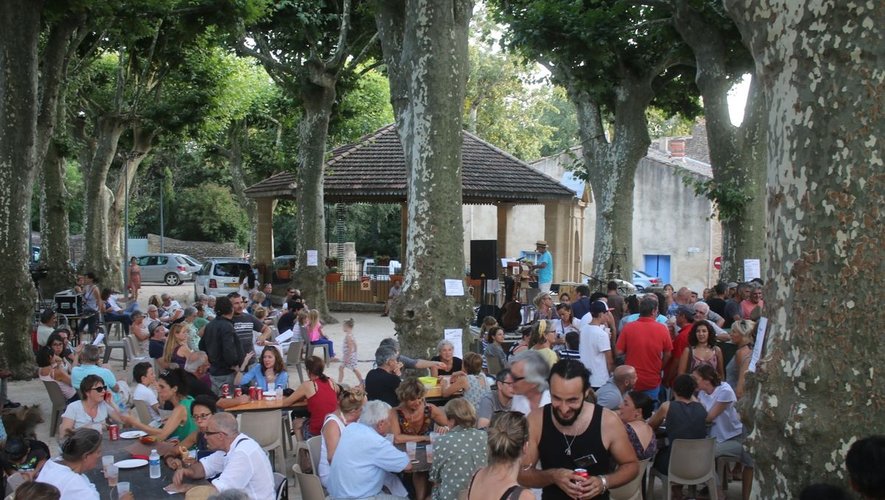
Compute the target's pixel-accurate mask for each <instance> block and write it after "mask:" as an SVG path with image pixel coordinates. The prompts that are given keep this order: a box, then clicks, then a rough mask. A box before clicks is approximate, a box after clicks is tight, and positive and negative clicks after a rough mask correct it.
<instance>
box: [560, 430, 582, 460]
mask: <svg viewBox="0 0 885 500" xmlns="http://www.w3.org/2000/svg"><path fill="white" fill-rule="evenodd" d="M577 437H578V436H572V440H571V441H569V440H568V438H567V437H565V434H563V435H562V439H564V440H565V456H567V457H570V456H572V444H574V442H575V439H576V438H577Z"/></svg>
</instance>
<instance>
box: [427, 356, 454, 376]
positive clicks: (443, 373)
mask: <svg viewBox="0 0 885 500" xmlns="http://www.w3.org/2000/svg"><path fill="white" fill-rule="evenodd" d="M430 361H442V360H441V359H440V357H439V356H434V357H432V358H430ZM461 367H462V363H461V358H459V357H458V356H452V369H451V370H444V369H442V368H440V369H438V370H437V374H438V375H451V374H453V373H455V372H460V371H462V369H461Z"/></svg>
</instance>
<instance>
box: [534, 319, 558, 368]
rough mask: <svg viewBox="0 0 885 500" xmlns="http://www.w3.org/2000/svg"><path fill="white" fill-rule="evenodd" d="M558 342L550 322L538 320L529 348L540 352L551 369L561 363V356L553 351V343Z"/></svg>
mask: <svg viewBox="0 0 885 500" xmlns="http://www.w3.org/2000/svg"><path fill="white" fill-rule="evenodd" d="M554 342H556V332H555V331H554V330H553V329H552V328H550V322H549V321H547V320H543V319H542V320H538V322H537V323H535V326H534V327H532V334H531V336H530V337H529V346H530V348H531V349H534V350H535V351H538V354H540V355H541V356H542V357H543V358H544V361H546V362H547V364H548V365H550V366H551V367H552V366H553V365H555V364H556V362H557V361H559V356H558V355H557V354H556V352H555V351H554V350H553V349H551V346H552V345H553V343H554Z"/></svg>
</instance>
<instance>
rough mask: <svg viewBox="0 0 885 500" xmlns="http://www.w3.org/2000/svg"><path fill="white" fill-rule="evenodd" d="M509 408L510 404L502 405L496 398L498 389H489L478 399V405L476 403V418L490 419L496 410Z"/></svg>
mask: <svg viewBox="0 0 885 500" xmlns="http://www.w3.org/2000/svg"><path fill="white" fill-rule="evenodd" d="M509 409H510V405H507V406H504V405H502V404H501V401H500V400H498V391H489V392H487V393H485V394H484V395H483V396H482V398H481V399H480V400H479V405H477V410H476V418H477V420H478V419H481V418H485V419H488V420H491V419H492V416H494V415H495V413H496V412H499V411H507V410H509Z"/></svg>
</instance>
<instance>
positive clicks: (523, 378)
mask: <svg viewBox="0 0 885 500" xmlns="http://www.w3.org/2000/svg"><path fill="white" fill-rule="evenodd" d="M520 380H525V377H513V382H511V383H512V384H515V383H517V382H519V381H520Z"/></svg>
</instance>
